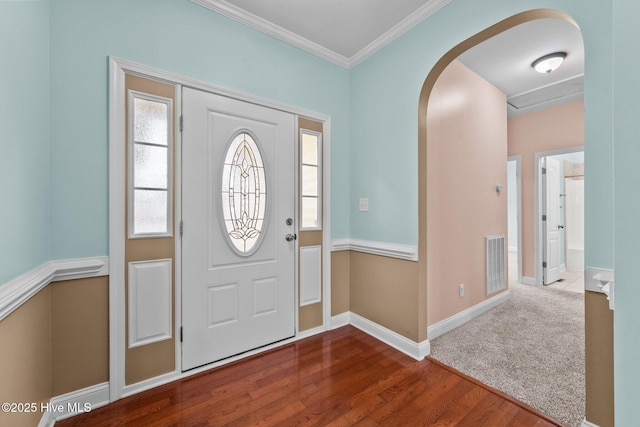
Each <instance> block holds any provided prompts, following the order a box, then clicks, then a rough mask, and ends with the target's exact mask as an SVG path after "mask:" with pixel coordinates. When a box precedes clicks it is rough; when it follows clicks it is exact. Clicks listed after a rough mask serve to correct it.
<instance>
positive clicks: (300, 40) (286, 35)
mask: <svg viewBox="0 0 640 427" xmlns="http://www.w3.org/2000/svg"><path fill="white" fill-rule="evenodd" d="M191 1H192V2H193V3H196V4H199V5H200V6H203V7H206V8H207V9H210V10H213V11H214V12H218V13H220V14H221V15H224V16H227V17H229V18H231V19H234V20H236V21H238V22H240V23H242V24H245V25H247V26H249V27H251V28H253V29H255V30H258V31H261V32H263V33H265V34H267V35H270V36H272V37H275V38H277V39H278V40H281V41H283V42H285V43H288V44H290V45H292V46H295V47H297V48H300V49H302V50H304V51H307V52H309V53H311V54H313V55H315V56H317V57H319V58H322V59H326V60H327V61H329V62H332V63H334V64H336V65H339V66H341V67H343V68H349V59H348V58H345V57H344V56H342V55H339V54H337V53H335V52H334V51H332V50H330V49H327V48H326V47H324V46H320V45H319V44H318V43H315V42H312V41H311V40H308V39H306V38H304V37H302V36H299V35H297V34H295V33H292V32H291V31H289V30H286V29H284V28H282V27H280V26H278V25H276V24H274V23H272V22H269V21H267V20H266V19H263V18H260V17H259V16H256V15H254V14H252V13H249V12H247V11H246V10H244V9H240V8H239V7H237V6H234V5H232V4H231V3H228V2H226V1H224V0H191Z"/></svg>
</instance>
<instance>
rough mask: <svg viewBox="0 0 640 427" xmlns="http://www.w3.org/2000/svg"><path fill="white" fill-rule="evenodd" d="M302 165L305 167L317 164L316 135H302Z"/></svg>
mask: <svg viewBox="0 0 640 427" xmlns="http://www.w3.org/2000/svg"><path fill="white" fill-rule="evenodd" d="M302 163H303V164H305V165H317V164H318V135H311V134H308V133H303V134H302Z"/></svg>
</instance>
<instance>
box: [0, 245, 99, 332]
mask: <svg viewBox="0 0 640 427" xmlns="http://www.w3.org/2000/svg"><path fill="white" fill-rule="evenodd" d="M108 274H109V258H108V257H106V256H102V257H90V258H74V259H65V260H56V261H47V262H45V263H44V264H42V265H40V266H38V267H36V268H34V269H33V270H31V271H29V272H27V273H25V274H23V275H22V276H19V277H16V278H15V279H13V280H11V281H10V282H8V283H5V284H4V285H2V286H0V320H3V319H4V318H5V317H7V316H8V315H9V314H11V313H12V312H13V311H14V310H16V309H17V308H18V307H20V306H21V305H22V304H24V303H25V302H27V301H28V300H29V299H30V298H31V297H32V296H34V295H35V294H37V293H38V292H39V291H40V290H42V289H43V288H44V287H46V286H47V285H48V284H49V283H51V282H57V281H60V280H73V279H84V278H88V277H98V276H107V275H108Z"/></svg>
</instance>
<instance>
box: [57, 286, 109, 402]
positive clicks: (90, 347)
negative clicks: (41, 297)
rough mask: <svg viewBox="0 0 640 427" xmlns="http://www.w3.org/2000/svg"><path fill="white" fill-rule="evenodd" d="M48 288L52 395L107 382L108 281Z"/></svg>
mask: <svg viewBox="0 0 640 427" xmlns="http://www.w3.org/2000/svg"><path fill="white" fill-rule="evenodd" d="M49 288H51V339H52V371H53V395H54V396H59V395H61V394H65V393H69V392H71V391H75V390H80V389H83V388H85V387H89V386H92V385H96V384H100V383H104V382H107V381H109V279H108V277H94V278H90V279H79V280H69V281H64V282H56V283H52V284H50V285H49Z"/></svg>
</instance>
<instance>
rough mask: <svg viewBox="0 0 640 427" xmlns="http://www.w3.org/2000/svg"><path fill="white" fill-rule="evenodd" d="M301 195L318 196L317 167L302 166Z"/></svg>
mask: <svg viewBox="0 0 640 427" xmlns="http://www.w3.org/2000/svg"><path fill="white" fill-rule="evenodd" d="M302 195H303V196H317V195H318V167H317V166H302Z"/></svg>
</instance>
